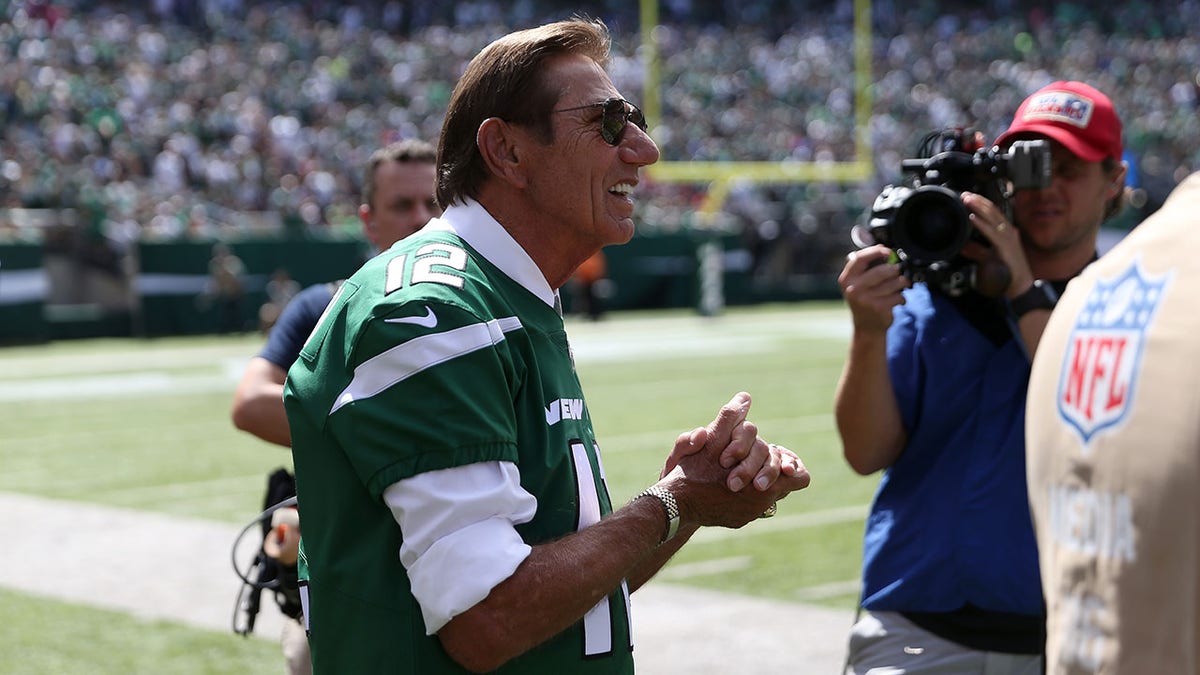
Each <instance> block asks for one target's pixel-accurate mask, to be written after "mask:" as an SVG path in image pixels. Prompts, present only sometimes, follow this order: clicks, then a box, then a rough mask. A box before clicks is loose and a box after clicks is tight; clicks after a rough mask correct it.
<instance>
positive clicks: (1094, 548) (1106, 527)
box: [1050, 485, 1137, 563]
mask: <svg viewBox="0 0 1200 675" xmlns="http://www.w3.org/2000/svg"><path fill="white" fill-rule="evenodd" d="M1050 536H1051V537H1053V538H1054V541H1056V542H1058V543H1059V544H1060V545H1061V546H1063V548H1065V549H1066V550H1068V551H1071V552H1073V553H1077V554H1080V555H1084V556H1090V557H1093V558H1099V559H1102V560H1113V561H1116V560H1120V561H1123V562H1127V563H1132V562H1134V561H1135V560H1137V531H1136V530H1135V528H1134V525H1133V507H1132V506H1131V505H1130V503H1129V496H1128V495H1123V494H1118V493H1112V492H1101V491H1098V490H1088V489H1086V488H1079V487H1068V486H1065V485H1052V486H1050Z"/></svg>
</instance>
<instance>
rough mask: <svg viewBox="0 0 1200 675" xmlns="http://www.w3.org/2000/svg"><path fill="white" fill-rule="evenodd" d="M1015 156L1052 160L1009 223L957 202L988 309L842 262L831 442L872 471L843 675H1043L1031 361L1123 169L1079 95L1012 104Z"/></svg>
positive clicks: (863, 254)
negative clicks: (981, 270) (846, 322)
mask: <svg viewBox="0 0 1200 675" xmlns="http://www.w3.org/2000/svg"><path fill="white" fill-rule="evenodd" d="M1026 139H1036V140H1045V141H1048V142H1049V143H1050V154H1051V180H1050V184H1049V185H1048V186H1046V187H1044V188H1038V189H1027V190H1020V191H1017V193H1016V194H1015V195H1014V197H1013V199H1012V209H1013V214H1014V222H1013V223H1010V222H1007V220H1006V219H1005V217H1004V214H1003V212H1002V211H1001V209H1000V208H998V206H997V205H996V204H995V203H993V202H991V201H989V200H988V199H985V198H984V197H982V196H980V195H978V194H973V193H965V194H963V196H962V202H963V204H964V205H965V206H966V208H967V209H968V210H969V211H970V213H971V215H970V221H971V222H972V223H973V225H974V228H975V230H976V231H977V232H978V233H979V236H982V237H983V238H985V239H986V241H987V242H988V244H989V245H988V246H984V245H983V244H980V243H973V244H968V247H967V248H966V249H964V251H963V254H964V255H966V256H967V257H969V258H971V259H972V260H975V261H976V262H977V263H978V264H980V265H982V264H984V263H997V262H998V263H1001V264H1002V265H1003V266H1004V267H1005V268H1006V269H1007V271H1008V273H1007V275H1006V276H1004V279H1005V280H1006V281H1007V284H1001V288H1000V289H999V297H990V296H987V295H984V294H983V293H981V292H979V291H977V290H975V289H968V290H967V292H965V293H963V294H962V295H961V296H954V295H952V294H950V293H946V292H942V291H941V289H940V288H939V287H937V286H936V285H931V284H926V283H924V282H922V283H916V284H913V283H911V282H910V281H909V279H907V278H906V277H905V276H904V275H903V274H902V271H901V266H900V265H899V264H896V263H893V262H889V258H890V256H891V254H892V251H891V250H889V249H887V248H885V247H884V246H882V245H878V244H877V245H875V246H871V247H868V248H864V249H863V250H861V251H856V252H854V253H851V254H850V256H849V260H848V262H847V263H846V266H845V268H844V269H843V271H842V274H841V276H840V277H839V279H838V283H839V284H840V286H841V288H842V292H843V294H844V295H845V298H846V301H847V303H848V304H849V307H850V312H851V317H852V320H853V325H854V332H853V335H852V337H851V341H850V353H849V357H848V358H847V360H846V364H845V367H844V369H843V372H842V378H841V381H840V382H839V383H838V388H837V392H836V395H835V412H836V417H837V425H838V432H839V433H840V435H841V438H842V443H843V446H844V452H845V456H846V460H847V461H848V462H849V463H850V466H851V467H852V468H853V469H854V470H855V471H857V472H859V473H861V474H863V475H869V474H872V473H874V472H876V471H880V470H882V471H884V475H883V478H882V479H881V481H880V483H879V487H878V489H877V492H876V494H875V501H874V503H873V504H872V506H871V513H870V515H869V517H868V519H867V525H866V536H865V541H864V546H863V549H864V550H863V591H862V608H863V609H864V610H866V611H865V612H864V613H863V614H862V615H861V618H860V620H859V621H858V622H857V623H856V624H855V626H854V628H853V630H852V631H851V636H850V648H849V670H848V672H853V673H856V674H864V673H872V672H883V671H886V672H903V673H934V672H938V673H942V672H953V673H985V672H986V673H1012V674H1014V675H1016V674H1028V675H1039V674H1040V673H1041V672H1042V665H1043V658H1042V653H1043V646H1044V631H1043V625H1044V620H1045V614H1044V611H1045V610H1044V605H1043V602H1042V594H1041V586H1040V583H1039V578H1038V567H1037V551H1036V549H1035V544H1034V535H1033V529H1032V527H1031V526H1030V516H1029V504H1028V498H1027V496H1026V491H1025V446H1024V441H1025V438H1024V429H1025V392H1026V386H1027V384H1028V378H1029V365H1030V359H1031V357H1032V355H1033V354H1034V353H1035V352H1036V351H1037V349H1038V342H1039V340H1040V338H1041V333H1042V329H1043V328H1044V327H1045V325H1046V321H1047V319H1048V318H1049V316H1050V310H1051V309H1052V308H1053V306H1054V301H1055V299H1056V298H1057V293H1058V292H1061V291H1062V290H1063V288H1064V287H1065V286H1066V283H1067V281H1068V280H1069V279H1071V278H1072V277H1074V276H1075V275H1077V274H1079V272H1080V271H1082V270H1083V269H1084V268H1085V267H1086V266H1087V265H1088V264H1089V263H1090V262H1092V261H1093V260H1095V258H1096V239H1097V234H1098V231H1099V228H1100V223H1101V222H1102V221H1103V220H1104V219H1105V218H1106V217H1108V216H1109V215H1110V214H1111V213H1113V212H1114V211H1115V209H1116V208H1118V206H1119V204H1120V200H1121V199H1122V195H1123V193H1124V183H1125V173H1126V169H1125V167H1124V165H1123V164H1122V161H1121V155H1122V144H1121V122H1120V120H1119V119H1118V117H1117V114H1116V111H1115V110H1114V109H1113V106H1112V102H1111V101H1110V100H1109V99H1108V97H1107V96H1105V95H1104V94H1103V93H1101V92H1099V91H1097V90H1096V89H1094V88H1092V87H1090V86H1088V85H1086V84H1083V83H1080V82H1055V83H1053V84H1050V85H1048V86H1046V87H1044V88H1043V89H1041V90H1039V91H1037V92H1035V93H1034V94H1033V95H1031V96H1030V97H1029V98H1027V99H1025V101H1024V102H1023V103H1022V104H1021V106H1020V107H1019V108H1018V109H1017V113H1016V115H1015V117H1014V119H1013V121H1012V124H1011V125H1010V126H1009V128H1008V130H1007V131H1005V132H1004V133H1003V134H1002V135H1001V136H1000V138H998V139H997V142H996V144H997V145H999V146H1001V147H1002V148H1005V147H1008V146H1009V145H1011V144H1012V143H1013V142H1014V141H1016V140H1026ZM876 669H878V670H876Z"/></svg>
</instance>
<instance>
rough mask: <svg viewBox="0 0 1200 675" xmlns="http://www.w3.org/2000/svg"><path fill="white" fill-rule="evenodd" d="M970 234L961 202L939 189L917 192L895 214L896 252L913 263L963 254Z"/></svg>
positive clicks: (943, 188)
mask: <svg viewBox="0 0 1200 675" xmlns="http://www.w3.org/2000/svg"><path fill="white" fill-rule="evenodd" d="M970 234H971V221H970V220H969V219H968V218H967V209H966V207H964V206H963V204H962V200H960V199H959V196H958V195H957V194H956V193H955V192H953V191H952V190H949V189H947V188H945V187H942V186H940V185H924V186H922V187H920V188H917V189H916V190H914V191H913V193H912V194H910V195H908V198H907V199H905V200H904V204H902V205H901V206H900V208H899V209H898V210H897V212H896V219H895V235H896V248H899V249H901V250H903V251H905V252H906V253H907V254H908V256H909V258H911V259H912V260H913V261H914V262H936V261H939V260H948V259H950V258H952V257H954V256H955V255H957V254H958V252H959V251H961V250H962V247H963V245H964V244H966V243H967V238H968V237H969V236H970Z"/></svg>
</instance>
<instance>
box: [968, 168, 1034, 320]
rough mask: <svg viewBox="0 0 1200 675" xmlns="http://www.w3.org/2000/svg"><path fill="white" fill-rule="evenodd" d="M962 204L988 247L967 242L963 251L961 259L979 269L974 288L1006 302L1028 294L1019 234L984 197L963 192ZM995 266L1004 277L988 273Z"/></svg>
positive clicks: (1028, 273) (1027, 274)
mask: <svg viewBox="0 0 1200 675" xmlns="http://www.w3.org/2000/svg"><path fill="white" fill-rule="evenodd" d="M962 201H963V205H964V206H966V207H967V210H968V211H970V212H971V215H970V218H971V222H972V223H973V224H974V225H975V229H976V230H978V231H979V233H980V234H981V235H983V237H984V238H985V239H987V240H988V241H989V242H991V244H992V247H991V248H988V247H986V246H983V245H982V244H979V243H978V242H973V241H968V242H967V244H966V246H964V247H963V250H962V254H963V256H964V257H966V258H969V259H970V260H973V261H975V262H976V263H977V264H978V265H979V272H978V273H979V281H977V283H976V288H977V289H978V290H979V292H980V293H983V294H984V295H988V296H991V297H1008V298H1013V297H1016V296H1017V295H1020V294H1021V293H1023V292H1025V291H1026V290H1028V289H1029V287H1030V286H1031V285H1033V272H1031V271H1030V269H1029V261H1028V260H1027V259H1026V257H1025V250H1024V249H1023V248H1022V247H1021V233H1020V232H1019V231H1018V230H1017V228H1016V227H1013V225H1012V223H1010V222H1008V220H1007V219H1005V217H1004V214H1003V213H1001V211H1000V209H999V207H997V206H996V205H995V204H994V203H993V202H992V201H991V200H990V199H988V198H987V197H984V196H983V195H979V194H975V193H974V192H964V193H962ZM997 263H999V264H1002V265H1003V266H1004V267H1005V268H1007V274H1003V271H1001V272H998V273H995V274H989V273H988V270H989V269H993V268H994V266H995V265H996V264H997ZM989 282H990V283H989Z"/></svg>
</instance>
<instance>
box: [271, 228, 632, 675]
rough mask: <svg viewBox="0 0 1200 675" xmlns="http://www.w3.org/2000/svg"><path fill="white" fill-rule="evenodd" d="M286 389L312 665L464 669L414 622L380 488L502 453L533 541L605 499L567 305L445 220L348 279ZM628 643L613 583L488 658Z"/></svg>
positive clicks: (417, 614)
mask: <svg viewBox="0 0 1200 675" xmlns="http://www.w3.org/2000/svg"><path fill="white" fill-rule="evenodd" d="M284 401H285V404H286V408H287V413H288V420H289V424H290V426H291V430H292V442H293V446H292V452H293V456H294V461H295V469H296V481H297V492H298V495H299V500H300V509H301V516H302V522H303V541H302V547H301V555H302V559H301V577H302V583H304V584H306V587H305V588H306V594H307V601H308V602H307V610H306V618H307V620H308V626H309V631H310V633H309V636H310V645H311V650H312V659H313V667H314V672H316V673H384V672H387V673H416V674H420V675H430V674H437V673H461V672H465V671H463V669H461V668H460V667H459V666H458V665H457V664H456V663H454V662H453V661H452V660H451V659H450V658H449V656H448V655H447V654H446V652H445V651H444V650H443V649H442V647H441V644H440V642H439V641H438V639H437V637H436V636H427V635H426V634H425V624H424V621H423V619H422V614H421V610H420V607H419V606H418V603H417V601H416V599H415V598H414V597H413V595H412V592H411V588H410V585H409V579H408V576H407V574H406V572H405V569H404V567H403V566H402V565H401V564H400V561H399V556H398V551H399V550H400V546H401V543H402V542H403V538H402V535H401V532H400V527H399V526H398V525H397V524H396V521H395V519H394V517H393V515H392V513H391V511H390V510H389V508H388V507H387V506H386V505H385V504H384V503H383V500H382V494H383V491H384V490H385V489H386V488H387V487H388V486H389V485H391V484H393V483H395V482H397V481H399V480H402V479H405V478H409V477H411V476H414V475H417V474H419V473H422V472H426V471H432V470H437V469H445V468H450V467H456V466H463V465H467V464H471V463H475V462H490V461H507V462H513V463H514V464H516V466H517V467H518V469H519V470H520V475H521V485H522V487H523V488H524V489H525V490H526V491H528V492H529V493H530V494H532V495H533V496H534V497H536V499H537V511H536V514H535V515H534V517H533V519H532V520H531V521H530V522H528V523H523V524H519V525H517V526H516V529H517V532H518V533H519V534H520V536H521V537H522V539H523V540H524V541H525V543H527V544H529V545H531V546H532V545H537V544H540V543H544V542H548V541H551V540H554V539H557V538H560V537H562V536H564V535H566V534H569V533H571V532H575V531H576V530H578V529H581V528H582V527H586V526H588V525H590V524H592V523H595V522H596V521H598V520H599V519H600V518H601V517H603V516H604V515H605V514H608V513H609V512H611V510H612V504H611V502H610V500H609V496H608V491H607V488H606V486H605V483H604V476H603V468H602V466H601V463H600V456H599V448H598V446H597V443H596V440H595V435H594V432H593V431H592V423H591V419H590V417H589V415H588V411H587V407H586V405H584V398H583V391H582V389H581V387H580V384H579V379H578V377H577V376H576V374H575V369H574V364H573V362H572V359H571V353H570V347H569V345H568V343H567V336H566V332H565V330H564V328H563V321H562V317H561V316H560V315H559V313H558V312H557V311H556V310H555V309H554V308H553V307H550V306H548V305H547V304H546V303H545V301H543V300H542V299H540V298H539V297H538V296H537V295H535V294H534V293H533V292H531V291H530V290H528V289H527V288H525V287H524V286H522V285H520V284H519V283H517V282H516V281H515V280H513V279H512V278H511V277H509V276H508V275H506V274H505V273H504V272H502V271H501V270H500V269H499V268H498V267H497V266H496V265H494V264H493V263H492V262H490V261H488V260H487V259H485V258H484V257H483V256H482V255H481V254H480V253H479V252H478V251H477V250H476V249H474V248H472V247H471V246H470V245H469V244H468V243H467V242H466V241H464V240H463V239H462V238H460V237H459V236H458V235H456V234H454V233H453V232H450V231H444V230H441V231H436V230H435V231H431V230H430V229H429V228H427V229H426V230H425V231H423V232H420V233H418V234H416V235H414V236H412V237H409V238H408V239H406V240H403V241H401V242H400V243H398V244H397V245H396V246H394V247H392V248H391V249H389V250H388V251H386V252H384V253H383V254H380V255H379V256H377V257H375V258H374V259H372V260H371V261H369V262H368V263H367V264H366V265H364V266H363V268H362V269H360V270H359V271H358V272H357V273H355V274H354V275H353V276H352V277H351V278H350V279H348V280H347V281H346V282H345V283H344V284H343V285H342V287H341V289H340V291H339V292H338V295H337V296H336V297H335V298H334V300H333V301H332V302H331V303H330V305H329V308H328V309H327V310H326V312H325V315H324V316H323V317H322V319H321V321H320V322H319V323H318V325H317V327H316V329H314V331H313V334H312V335H311V336H310V337H309V339H308V341H307V343H306V344H305V346H304V349H303V350H302V351H301V354H300V358H299V359H298V360H297V361H296V363H295V365H294V366H293V367H292V368H291V370H290V371H289V373H288V378H287V385H286V390H285V395H284ZM586 564H587V561H580V565H586ZM632 649H633V645H632V634H631V630H630V622H629V593H628V589H627V588H626V587H625V586H624V585H622V587H621V588H619V589H617V590H615V591H614V592H613V593H612V594H610V595H609V596H608V597H607V598H606V599H604V600H602V601H601V602H600V603H599V604H597V605H596V607H594V608H593V609H592V610H591V611H590V612H589V613H588V614H587V616H585V617H584V618H583V619H582V620H580V621H579V622H577V623H576V624H575V625H573V626H571V627H570V628H569V629H567V630H566V631H564V632H563V633H561V634H559V635H558V636H557V637H555V638H553V639H551V640H549V641H548V642H546V643H543V644H542V645H540V646H538V647H536V648H535V649H533V650H531V651H530V652H527V653H526V654H524V655H522V656H520V657H518V658H516V659H514V660H512V661H510V662H509V663H508V664H506V665H505V666H504V667H503V668H501V670H500V671H498V672H503V673H547V674H549V673H555V674H558V673H582V674H586V673H631V672H633V656H632Z"/></svg>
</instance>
